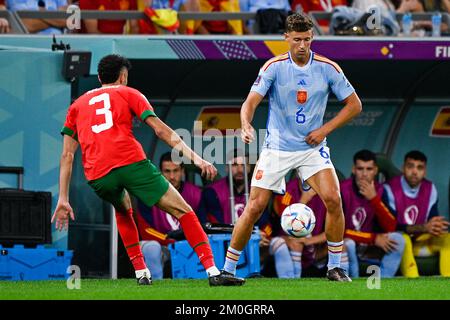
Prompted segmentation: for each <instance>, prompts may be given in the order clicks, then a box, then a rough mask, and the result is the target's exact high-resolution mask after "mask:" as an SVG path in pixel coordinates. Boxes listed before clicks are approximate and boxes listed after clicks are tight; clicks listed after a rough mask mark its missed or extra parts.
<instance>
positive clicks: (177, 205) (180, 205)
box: [157, 185, 245, 286]
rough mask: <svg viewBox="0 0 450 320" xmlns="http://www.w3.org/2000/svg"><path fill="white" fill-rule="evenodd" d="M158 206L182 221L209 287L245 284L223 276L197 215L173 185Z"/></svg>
mask: <svg viewBox="0 0 450 320" xmlns="http://www.w3.org/2000/svg"><path fill="white" fill-rule="evenodd" d="M157 205H158V207H160V208H161V209H162V210H164V211H166V212H169V213H170V214H172V215H173V216H174V217H176V218H177V219H178V220H179V221H180V224H181V227H182V228H183V232H184V234H185V236H186V240H187V241H188V243H189V245H190V246H191V247H192V248H193V249H194V251H195V253H196V254H197V256H198V258H199V260H200V262H201V264H202V265H203V267H204V268H205V270H206V273H207V274H208V281H209V285H211V286H240V285H242V284H243V283H244V282H245V280H244V279H242V278H237V277H234V276H229V275H226V274H223V273H221V272H220V271H219V269H217V267H216V265H215V262H214V256H213V253H212V250H211V246H210V245H209V241H208V237H207V235H206V233H205V232H204V231H203V228H202V226H201V225H200V222H199V221H198V218H197V215H196V214H195V213H194V211H193V210H192V208H191V207H190V206H189V205H188V204H187V203H186V201H185V200H184V199H183V198H182V197H181V195H180V194H179V193H178V191H177V190H176V189H175V188H174V187H173V186H172V185H170V186H169V189H168V190H167V192H166V193H165V194H164V196H163V197H162V198H161V199H160V200H159V202H158V203H157Z"/></svg>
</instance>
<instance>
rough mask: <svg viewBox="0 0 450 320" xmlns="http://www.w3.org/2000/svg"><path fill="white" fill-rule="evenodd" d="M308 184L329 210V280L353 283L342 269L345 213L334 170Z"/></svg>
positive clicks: (327, 171) (323, 172) (324, 171)
mask: <svg viewBox="0 0 450 320" xmlns="http://www.w3.org/2000/svg"><path fill="white" fill-rule="evenodd" d="M307 182H308V184H309V185H310V186H311V187H312V188H313V189H314V190H315V191H316V192H317V194H318V195H319V197H320V198H321V199H322V201H323V203H324V204H325V206H326V208H327V216H326V220H325V234H326V236H327V244H328V265H327V267H328V271H327V278H328V279H329V280H331V281H341V282H351V281H352V280H351V279H350V277H349V276H348V275H347V273H346V272H345V271H344V269H342V268H341V255H342V248H343V246H344V223H345V222H344V212H343V210H342V201H341V196H340V190H339V181H338V178H337V176H336V172H335V171H334V169H330V168H327V169H323V170H321V171H319V172H317V173H316V174H314V175H313V176H312V177H310V178H308V180H307Z"/></svg>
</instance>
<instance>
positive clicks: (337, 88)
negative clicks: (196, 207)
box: [222, 13, 362, 281]
mask: <svg viewBox="0 0 450 320" xmlns="http://www.w3.org/2000/svg"><path fill="white" fill-rule="evenodd" d="M312 29H313V23H312V21H311V19H310V18H309V17H308V16H307V15H306V14H303V13H294V14H292V15H290V16H289V17H288V18H287V20H286V33H285V35H284V36H285V40H286V41H287V43H288V45H289V52H287V53H285V54H282V55H280V56H277V57H274V58H272V59H270V60H269V61H267V62H266V64H264V66H263V67H262V68H261V70H260V72H259V74H258V77H257V79H256V81H255V83H254V84H253V86H252V88H251V90H250V93H249V95H248V97H247V99H246V100H245V102H244V103H243V105H242V109H241V125H242V134H241V137H242V140H243V141H244V142H245V143H250V142H252V141H253V139H254V129H253V127H252V125H251V121H252V119H253V115H254V113H255V110H256V108H257V106H258V105H259V104H260V103H261V101H262V100H263V98H264V96H265V95H266V94H268V95H269V115H268V120H267V134H266V137H265V141H264V145H263V150H262V152H261V155H260V158H259V161H258V163H257V166H256V168H255V170H254V174H253V178H252V183H251V192H250V199H249V202H248V203H247V206H246V207H245V210H244V213H243V214H242V215H241V217H240V218H239V219H238V221H237V223H236V225H235V227H234V231H233V235H232V239H231V243H230V246H229V248H228V251H227V256H226V260H225V265H224V268H223V270H222V273H223V274H225V275H230V276H232V275H234V274H235V272H236V264H237V262H238V260H239V257H240V254H241V252H242V250H243V249H244V247H245V245H246V244H247V242H248V240H249V239H250V236H251V233H252V230H253V226H254V224H255V222H256V221H257V220H258V218H259V217H260V215H261V213H262V212H263V210H264V209H265V208H266V206H267V204H268V202H269V199H270V197H271V195H272V191H275V192H278V193H284V191H285V179H284V177H285V175H286V174H287V173H288V172H289V171H290V170H292V169H296V170H297V171H298V174H299V176H300V177H302V179H303V181H306V182H307V183H308V184H309V186H311V187H312V188H313V189H314V191H315V192H316V193H317V194H318V195H319V196H320V198H321V199H322V200H323V202H324V204H325V206H326V208H327V216H326V223H325V233H326V236H327V241H328V272H327V277H328V279H330V280H333V281H351V279H350V278H349V277H348V275H347V274H346V273H345V271H344V270H343V269H342V268H341V267H340V260H341V252H342V246H343V236H344V214H343V211H342V202H341V197H340V190H339V182H338V178H337V176H336V172H335V170H334V167H333V164H332V163H331V158H330V152H329V148H328V147H327V144H326V136H327V135H329V134H330V133H331V132H333V131H334V130H335V129H336V128H338V127H340V126H342V125H344V124H345V123H346V122H348V121H349V120H351V119H352V118H354V117H355V116H356V115H358V114H359V113H360V112H361V110H362V107H361V101H360V99H359V98H358V96H357V94H356V92H355V89H353V87H352V85H351V84H350V83H349V82H348V80H347V78H346V77H345V76H344V73H343V72H342V70H341V68H340V67H339V66H338V65H337V64H336V63H335V62H333V61H331V60H329V59H327V58H325V57H323V56H320V55H318V54H317V53H315V52H313V51H311V49H310V46H311V42H312V40H313V30H312ZM336 50H339V48H336ZM330 92H333V93H334V94H335V95H336V97H337V98H338V100H339V101H341V102H342V103H343V105H344V107H343V108H342V109H341V111H340V112H339V113H338V114H337V115H336V116H335V117H334V118H333V119H331V120H330V121H329V122H327V123H325V124H324V123H323V117H324V113H325V109H326V105H327V100H328V95H329V93H330Z"/></svg>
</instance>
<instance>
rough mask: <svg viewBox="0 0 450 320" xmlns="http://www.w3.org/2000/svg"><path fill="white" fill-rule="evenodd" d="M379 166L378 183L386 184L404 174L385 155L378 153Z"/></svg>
mask: <svg viewBox="0 0 450 320" xmlns="http://www.w3.org/2000/svg"><path fill="white" fill-rule="evenodd" d="M376 158H377V165H378V171H379V172H378V176H377V180H378V182H381V183H382V182H385V181H387V180H389V179H391V178H393V177H395V176H398V175H400V174H401V173H402V171H401V170H400V169H398V168H397V167H396V166H395V165H394V163H393V162H392V161H391V160H390V159H389V158H388V157H387V155H385V154H384V153H376Z"/></svg>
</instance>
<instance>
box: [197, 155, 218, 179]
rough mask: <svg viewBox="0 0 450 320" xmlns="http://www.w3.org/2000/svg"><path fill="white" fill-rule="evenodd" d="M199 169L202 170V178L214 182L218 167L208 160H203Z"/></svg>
mask: <svg viewBox="0 0 450 320" xmlns="http://www.w3.org/2000/svg"><path fill="white" fill-rule="evenodd" d="M198 167H199V168H200V169H201V170H202V177H205V178H206V179H207V180H213V179H214V178H215V177H216V175H217V169H216V167H214V166H213V165H212V164H211V163H209V162H208V161H206V160H202V162H201V163H200V164H199V165H198Z"/></svg>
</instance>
